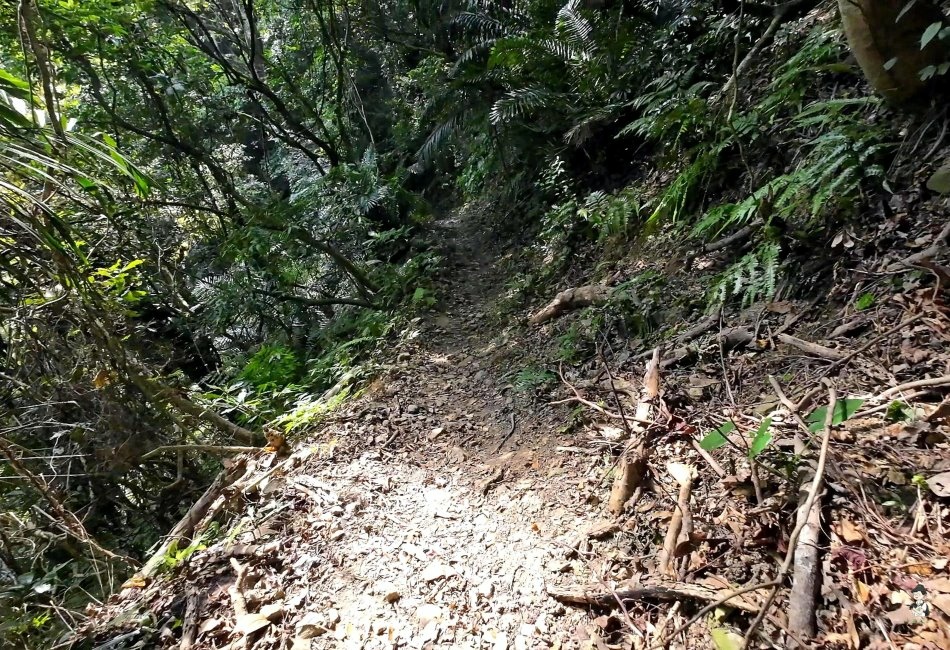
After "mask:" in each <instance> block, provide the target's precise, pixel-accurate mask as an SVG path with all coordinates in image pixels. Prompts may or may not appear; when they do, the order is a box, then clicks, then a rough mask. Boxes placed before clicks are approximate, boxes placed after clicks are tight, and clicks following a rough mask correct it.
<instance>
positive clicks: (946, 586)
mask: <svg viewBox="0 0 950 650" xmlns="http://www.w3.org/2000/svg"><path fill="white" fill-rule="evenodd" d="M924 586H925V587H927V591H934V592H937V593H941V594H950V578H934V579H933V580H927V581H925V582H924Z"/></svg>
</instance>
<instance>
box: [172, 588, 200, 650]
mask: <svg viewBox="0 0 950 650" xmlns="http://www.w3.org/2000/svg"><path fill="white" fill-rule="evenodd" d="M203 601H204V597H203V596H202V595H200V594H199V593H198V592H197V591H194V590H189V592H188V598H187V600H186V601H185V618H184V620H183V622H182V628H181V641H179V642H178V650H191V648H192V647H193V646H194V645H195V641H196V640H197V639H198V622H199V619H198V610H199V609H200V605H201V604H202V602H203Z"/></svg>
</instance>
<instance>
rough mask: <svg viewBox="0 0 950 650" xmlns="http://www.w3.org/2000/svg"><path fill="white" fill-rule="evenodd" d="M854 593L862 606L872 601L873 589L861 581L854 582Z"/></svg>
mask: <svg viewBox="0 0 950 650" xmlns="http://www.w3.org/2000/svg"><path fill="white" fill-rule="evenodd" d="M854 593H855V595H856V596H857V597H858V602H860V603H861V604H862V605H867V604H868V602H870V600H871V588H870V587H868V586H867V585H866V584H864V583H863V582H861V581H860V580H855V581H854Z"/></svg>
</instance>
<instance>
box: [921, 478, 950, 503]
mask: <svg viewBox="0 0 950 650" xmlns="http://www.w3.org/2000/svg"><path fill="white" fill-rule="evenodd" d="M927 487H929V488H930V489H931V490H932V491H933V493H934V494H936V495H937V496H938V497H950V472H940V473H939V474H934V475H933V476H931V477H930V478H928V479H927Z"/></svg>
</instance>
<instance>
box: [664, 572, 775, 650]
mask: <svg viewBox="0 0 950 650" xmlns="http://www.w3.org/2000/svg"><path fill="white" fill-rule="evenodd" d="M781 584H782V583H780V582H775V581H773V582H763V583H762V584H758V585H748V586H745V587H740V588H739V589H733V590H732V591H727V592H726V593H725V594H723V595H722V596H721V597H720V598H718V599H716V600H714V601H712V602H711V603H709V604H708V605H706V606H705V607H703V608H702V609H701V610H699V611H698V612H696V613H695V614H693V617H692V618H691V619H689V620H688V621H686V622H685V623H683V624H682V625H680V626H679V627H678V628H676V629H675V630H673V632H671V633H670V635H669V636H668V637H666V638H667V640H666V641H663V642H661V643H657V644H655V645H653V646H650V648H649V650H657V648H665V647H666V646H667V644H668V643H669V640H672V639H675V638H676V637H677V636H679V635H680V634H682V633H683V632H685V631H686V630H687V629H689V627H690V626H692V625H694V624H695V623H696V621H699V620H701V619H703V618H705V616H706V614H709V613H710V612H712V611H715V610H716V609H719V608H720V607H722V606H723V605H726V604H727V603H728V602H729V601H730V600H732V599H733V598H736V597H737V596H741V595H743V594H747V593H749V592H752V591H758V590H760V589H770V588H773V587H777V586H779V585H781Z"/></svg>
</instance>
